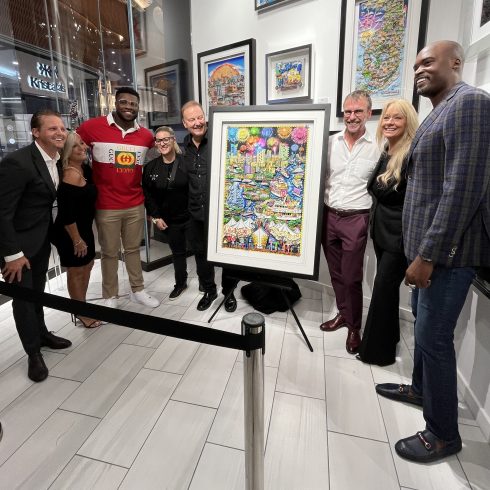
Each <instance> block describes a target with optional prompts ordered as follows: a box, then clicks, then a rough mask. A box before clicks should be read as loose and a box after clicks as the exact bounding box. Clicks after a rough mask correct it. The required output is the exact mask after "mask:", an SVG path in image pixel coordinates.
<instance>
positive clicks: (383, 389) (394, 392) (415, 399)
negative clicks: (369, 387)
mask: <svg viewBox="0 0 490 490" xmlns="http://www.w3.org/2000/svg"><path fill="white" fill-rule="evenodd" d="M376 393H378V395H381V396H384V397H385V398H389V399H390V400H397V401H399V402H406V403H411V404H412V405H417V406H419V407H422V406H423V405H424V403H423V399H422V397H421V396H420V395H416V394H415V393H413V392H412V387H411V386H410V385H397V384H396V383H381V384H379V385H376Z"/></svg>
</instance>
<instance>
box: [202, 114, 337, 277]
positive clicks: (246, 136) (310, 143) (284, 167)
mask: <svg viewBox="0 0 490 490" xmlns="http://www.w3.org/2000/svg"><path fill="white" fill-rule="evenodd" d="M329 121H330V105H329V104H317V105H315V104H278V105H274V106H254V107H221V106H218V107H211V108H210V120H209V131H208V134H209V135H210V141H211V148H210V158H209V162H210V167H209V169H208V172H209V173H208V184H209V189H208V196H209V197H208V199H209V201H208V209H209V225H208V249H207V258H208V260H209V261H211V262H213V263H215V264H217V265H221V266H226V267H230V268H235V269H240V270H245V271H253V272H257V273H259V272H266V273H267V272H268V273H270V272H271V271H274V274H275V275H282V276H286V277H301V278H305V279H317V278H318V267H319V253H320V242H321V232H322V230H321V223H322V213H323V192H324V182H325V171H326V160H327V151H328V150H327V146H328V145H327V143H326V142H327V141H328V134H329V131H328V129H329Z"/></svg>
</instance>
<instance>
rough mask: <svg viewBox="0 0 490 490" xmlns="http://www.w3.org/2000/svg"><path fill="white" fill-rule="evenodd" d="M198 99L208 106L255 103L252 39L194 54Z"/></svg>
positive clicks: (253, 43) (253, 41)
mask: <svg viewBox="0 0 490 490" xmlns="http://www.w3.org/2000/svg"><path fill="white" fill-rule="evenodd" d="M197 65H198V85H199V102H201V104H202V106H203V108H204V112H205V113H206V114H207V111H208V107H212V106H245V105H251V104H255V39H247V40H245V41H240V42H237V43H233V44H228V45H227V46H221V47H219V48H215V49H211V50H209V51H204V52H202V53H198V55H197Z"/></svg>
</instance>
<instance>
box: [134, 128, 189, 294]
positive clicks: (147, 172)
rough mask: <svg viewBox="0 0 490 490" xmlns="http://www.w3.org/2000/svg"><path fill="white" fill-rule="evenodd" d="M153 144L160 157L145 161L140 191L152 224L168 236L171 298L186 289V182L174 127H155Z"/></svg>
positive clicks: (187, 228) (187, 226) (187, 219)
mask: <svg viewBox="0 0 490 490" xmlns="http://www.w3.org/2000/svg"><path fill="white" fill-rule="evenodd" d="M155 145H156V147H157V148H158V151H159V152H160V156H158V157H157V158H155V159H154V160H151V161H150V162H148V163H147V164H146V165H145V167H144V169H143V192H144V193H145V207H146V211H147V213H148V215H149V216H151V220H152V222H153V224H154V225H155V226H156V227H157V228H158V229H159V230H161V231H164V232H165V233H166V234H167V236H168V244H169V245H170V250H172V255H173V262H174V271H175V286H174V289H173V291H172V292H171V293H170V295H169V299H170V300H174V299H177V298H178V297H179V296H180V295H181V294H182V293H183V292H184V291H185V289H186V288H187V260H186V255H187V248H186V237H187V235H188V232H189V211H188V193H189V191H188V189H189V184H188V180H187V174H186V172H185V170H184V165H183V164H182V155H181V153H182V152H181V150H180V148H179V145H178V144H177V142H176V141H175V133H174V131H173V129H172V128H169V127H166V126H162V127H160V128H158V129H157V130H156V132H155Z"/></svg>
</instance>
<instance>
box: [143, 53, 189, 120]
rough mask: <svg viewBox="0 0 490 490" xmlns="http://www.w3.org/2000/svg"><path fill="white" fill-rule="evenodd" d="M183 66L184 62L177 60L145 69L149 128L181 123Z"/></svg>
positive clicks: (184, 93) (184, 71) (184, 81)
mask: <svg viewBox="0 0 490 490" xmlns="http://www.w3.org/2000/svg"><path fill="white" fill-rule="evenodd" d="M185 66H186V65H185V60H183V59H177V60H173V61H169V62H167V63H163V64H161V65H155V66H151V67H150V68H145V83H146V86H147V90H148V92H149V94H150V97H149V99H150V100H149V108H148V123H149V125H150V127H156V126H168V125H176V124H180V123H181V117H180V108H181V107H182V104H183V103H184V102H185V101H186V96H187V90H186V86H187V82H186V69H185Z"/></svg>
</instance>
